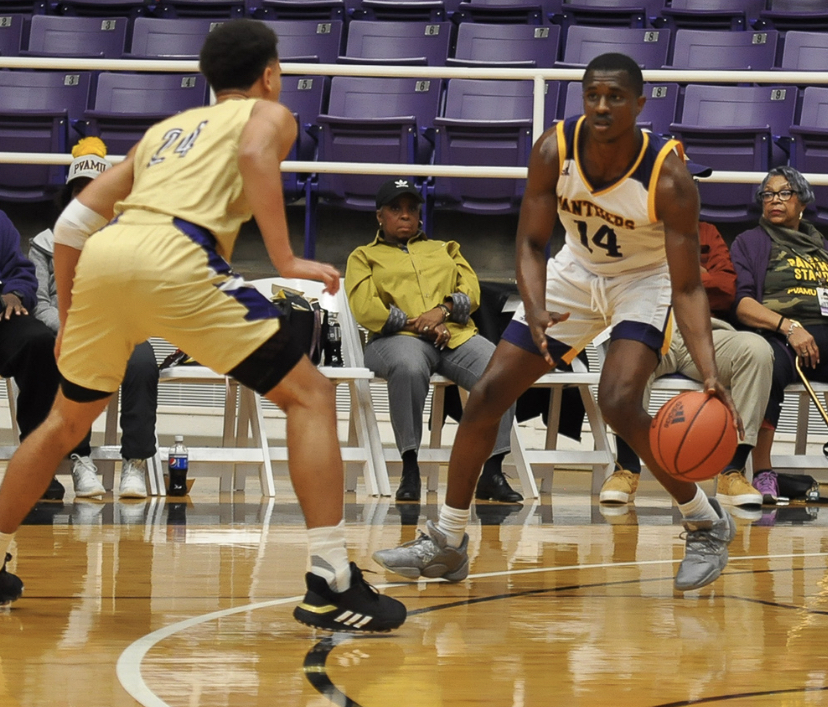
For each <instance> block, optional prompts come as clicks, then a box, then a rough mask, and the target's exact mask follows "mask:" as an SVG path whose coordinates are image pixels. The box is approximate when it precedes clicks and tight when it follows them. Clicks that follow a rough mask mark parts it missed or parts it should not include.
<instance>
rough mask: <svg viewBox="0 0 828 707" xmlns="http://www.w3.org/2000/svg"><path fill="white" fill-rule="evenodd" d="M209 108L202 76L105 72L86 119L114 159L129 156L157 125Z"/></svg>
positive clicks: (90, 130)
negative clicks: (183, 113)
mask: <svg viewBox="0 0 828 707" xmlns="http://www.w3.org/2000/svg"><path fill="white" fill-rule="evenodd" d="M206 104H207V81H206V80H205V78H204V77H203V76H202V75H201V74H126V73H122V72H107V71H104V72H101V74H100V76H99V77H98V87H97V90H96V92H95V100H94V104H93V108H92V109H91V110H89V111H87V112H86V118H87V120H88V121H89V133H90V134H91V135H98V136H99V137H101V138H102V139H103V141H104V142H105V143H106V144H107V146H108V147H109V151H110V152H111V153H112V154H113V155H125V154H126V153H127V152H128V151H129V148H130V147H132V146H133V145H134V144H135V143H136V142H138V140H139V139H140V138H141V136H142V135H143V133H144V131H146V129H147V128H148V127H149V126H150V125H152V124H153V123H157V122H158V121H159V120H162V119H163V118H166V117H168V116H170V115H173V114H174V113H179V112H181V111H182V110H187V109H188V108H194V107H195V106H203V105H206Z"/></svg>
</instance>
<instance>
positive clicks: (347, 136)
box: [318, 76, 440, 210]
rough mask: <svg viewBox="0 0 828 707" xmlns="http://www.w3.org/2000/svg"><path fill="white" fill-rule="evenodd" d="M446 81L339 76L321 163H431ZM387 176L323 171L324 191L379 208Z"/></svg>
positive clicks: (337, 199) (345, 202) (349, 203)
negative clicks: (377, 198)
mask: <svg viewBox="0 0 828 707" xmlns="http://www.w3.org/2000/svg"><path fill="white" fill-rule="evenodd" d="M439 102H440V81H439V80H435V79H431V80H420V79H413V78H387V79H383V78H361V77H350V76H336V77H334V78H333V80H332V81H331V95H330V101H329V105H328V113H327V114H323V115H320V116H319V118H318V120H319V123H320V125H321V128H322V136H321V140H320V143H319V152H318V159H319V161H321V162H325V161H334V162H393V163H417V162H419V163H427V162H428V161H429V160H430V158H431V154H432V151H433V141H432V139H431V133H432V132H433V127H434V119H435V118H436V117H437V111H438V107H439ZM386 179H387V177H384V176H381V175H377V176H365V175H348V174H344V175H340V174H320V175H319V186H318V193H319V195H320V196H321V197H322V198H323V200H325V201H326V202H328V203H332V204H338V205H341V206H345V207H348V208H353V209H358V210H373V209H374V208H375V206H374V195H375V194H376V190H377V189H378V188H379V186H380V184H382V182H383V181H385V180H386Z"/></svg>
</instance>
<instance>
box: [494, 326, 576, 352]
mask: <svg viewBox="0 0 828 707" xmlns="http://www.w3.org/2000/svg"><path fill="white" fill-rule="evenodd" d="M500 338H501V339H504V340H505V341H508V342H509V343H510V344H514V345H515V346H517V347H518V348H521V349H523V350H524V351H528V352H529V353H533V354H535V355H537V356H540V355H541V353H540V351H538V347H537V346H535V342H534V340H533V339H532V334H531V333H530V332H529V326H528V325H526V324H524V323H523V322H519V321H517V320H516V319H513V320H512V321H510V322H509V324H508V325H507V326H506V329H505V330H504V332H503V335H502V336H501V337H500ZM546 345H547V346H548V347H549V353H550V355H551V356H552V360H553V361H555V363H559V362H560V361H561V359H562V358H563V356H564V354H566V353H567V352H568V351H570V350H571V349H572V347H571V346H567V345H566V344H564V343H563V342H561V341H558V340H557V339H553V338H552V337H551V336H547V337H546Z"/></svg>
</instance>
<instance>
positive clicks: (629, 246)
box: [557, 116, 684, 277]
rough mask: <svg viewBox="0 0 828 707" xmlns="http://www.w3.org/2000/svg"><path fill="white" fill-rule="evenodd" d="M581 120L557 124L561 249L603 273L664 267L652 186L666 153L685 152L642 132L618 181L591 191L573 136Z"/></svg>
mask: <svg viewBox="0 0 828 707" xmlns="http://www.w3.org/2000/svg"><path fill="white" fill-rule="evenodd" d="M583 121H584V118H583V116H581V117H574V118H569V119H567V120H565V121H564V120H562V121H561V122H560V123H558V126H557V140H558V154H559V156H560V170H561V172H560V176H559V177H558V188H557V196H558V217H559V218H560V220H561V223H562V224H563V226H564V228H565V229H566V247H568V248H569V249H570V251H571V252H572V254H573V256H574V257H575V259H576V260H577V261H578V262H580V263H581V264H582V265H583V266H584V267H585V268H587V269H588V270H590V271H591V272H593V273H595V274H597V275H601V276H604V277H612V276H615V275H620V274H622V273H630V272H636V271H639V270H648V269H653V268H656V267H665V268H666V262H667V259H666V254H665V250H664V224H663V223H662V222H661V221H659V220H657V218H656V209H655V187H656V184H657V182H658V177H659V174H660V172H661V166H662V164H663V163H664V160H665V158H666V157H667V155H668V154H669V153H670V152H672V151H675V152H676V153H677V154H678V155H679V156H680V157H682V159H683V158H684V151H683V149H682V147H681V143H680V142H678V141H677V140H663V139H662V138H660V137H657V136H655V135H653V134H651V133H648V132H644V133H643V136H644V140H643V143H642V145H641V151H640V152H639V154H638V157H637V159H636V160H635V161H634V162H633V164H632V166H631V167H630V169H629V170H628V172H627V173H626V174H625V175H624V176H623V177H621V178H620V179H619V180H618V181H616V182H614V183H613V184H610V185H609V186H605V187H602V188H600V189H594V188H593V187H592V185H591V184H590V183H589V180H588V179H587V177H586V176H585V175H584V173H583V171H582V169H581V163H580V159H579V156H578V150H577V146H578V143H579V141H578V138H579V135H580V132H581V128H582V126H583Z"/></svg>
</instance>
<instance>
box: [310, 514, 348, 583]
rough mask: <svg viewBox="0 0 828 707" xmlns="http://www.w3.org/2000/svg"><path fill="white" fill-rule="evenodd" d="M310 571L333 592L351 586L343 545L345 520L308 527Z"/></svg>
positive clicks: (346, 554)
mask: <svg viewBox="0 0 828 707" xmlns="http://www.w3.org/2000/svg"><path fill="white" fill-rule="evenodd" d="M308 550H309V552H310V564H311V567H310V571H311V572H312V573H313V574H316V575H319V576H320V577H322V578H323V579H324V580H325V581H326V582H327V583H328V586H329V587H330V588H331V589H333V591H335V592H344V591H345V590H346V589H348V588H349V587H350V586H351V564H350V562H349V561H348V550H347V548H346V547H345V521H344V520H341V521H339V524H338V525H331V526H327V527H325V528H309V529H308Z"/></svg>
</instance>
